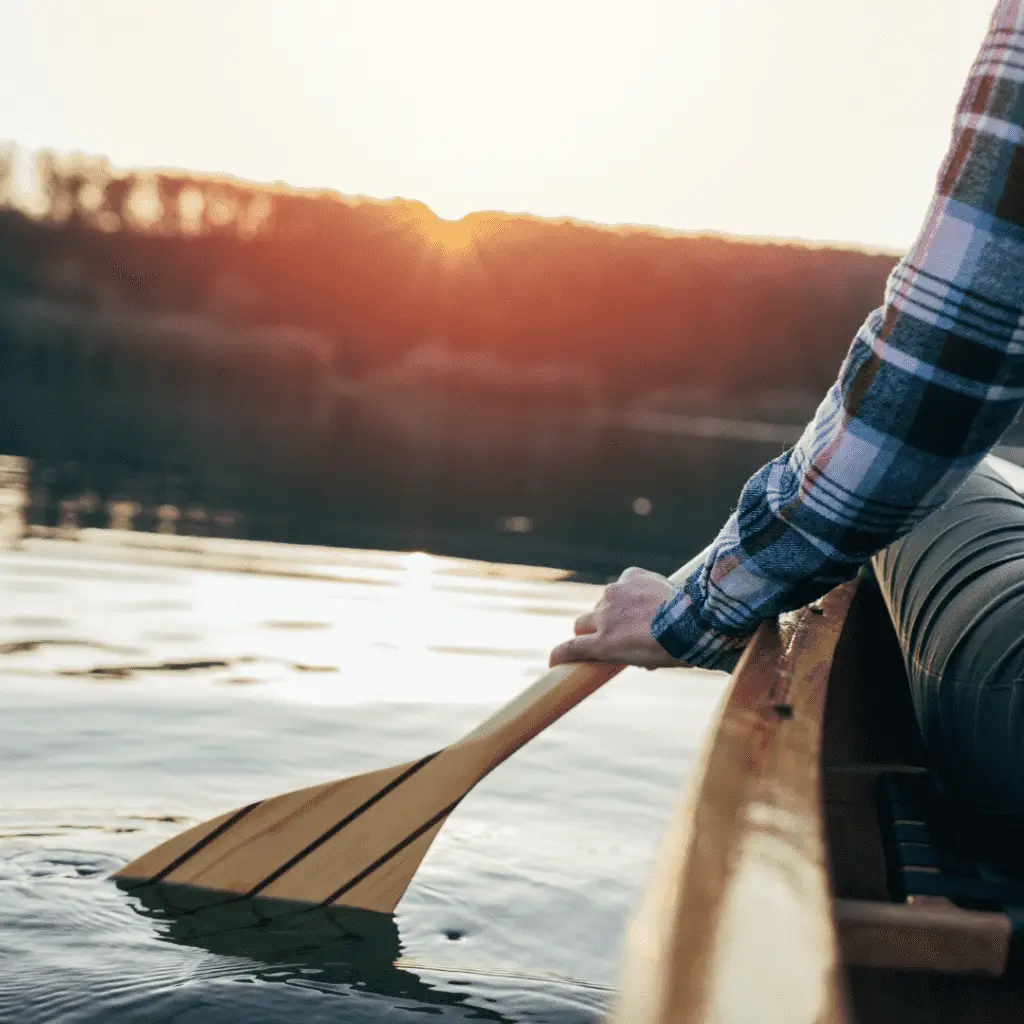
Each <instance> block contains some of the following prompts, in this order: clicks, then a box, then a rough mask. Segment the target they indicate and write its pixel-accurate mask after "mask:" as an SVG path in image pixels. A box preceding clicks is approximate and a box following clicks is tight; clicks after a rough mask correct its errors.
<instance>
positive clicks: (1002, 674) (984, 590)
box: [872, 460, 1024, 815]
mask: <svg viewBox="0 0 1024 1024" xmlns="http://www.w3.org/2000/svg"><path fill="white" fill-rule="evenodd" d="M994 465H996V463H993V462H990V461H989V460H986V462H983V463H982V464H981V465H980V466H979V467H978V469H977V470H976V471H975V472H974V473H973V474H972V476H971V477H970V479H969V480H968V481H967V483H966V484H965V485H964V486H963V487H962V488H961V490H960V491H958V492H957V493H956V494H955V495H954V496H953V497H952V498H951V499H950V500H949V502H947V504H946V505H944V506H943V507H942V508H941V509H940V510H939V511H938V512H936V513H934V514H933V515H931V516H929V517H928V518H927V519H926V520H925V521H924V522H923V523H921V524H920V525H919V526H918V527H916V528H915V529H914V530H913V531H912V532H911V533H909V534H908V535H907V536H906V537H904V538H903V539H902V540H899V541H897V542H896V543H895V544H892V545H891V546H889V547H888V548H886V549H885V550H883V551H880V552H879V553H878V554H877V555H876V556H875V557H874V559H873V561H872V566H873V568H874V571H875V576H876V578H877V579H878V582H879V585H880V586H881V589H882V595H883V597H884V598H885V602H886V604H887V605H888V607H889V614H890V616H891V618H892V621H893V624H894V625H895V627H896V631H897V633H898V635H899V638H900V646H901V647H902V649H903V656H904V660H905V662H906V666H907V675H908V677H909V679H910V688H911V692H912V695H913V699H914V707H915V709H916V711H917V720H918V723H919V725H920V727H921V733H922V736H923V738H924V741H925V746H926V747H927V749H928V753H929V757H930V760H931V765H930V767H932V768H933V769H934V770H935V773H936V775H937V776H938V778H939V779H940V781H941V783H942V784H943V786H944V788H945V789H946V790H947V791H948V793H949V795H950V796H952V797H954V798H955V799H957V800H959V801H963V802H965V803H967V804H969V805H970V806H971V807H973V808H975V809H976V810H978V811H981V812H983V813H987V814H996V815H1024V496H1022V495H1021V494H1020V493H1018V491H1017V490H1015V489H1014V487H1012V486H1011V485H1010V484H1009V483H1008V482H1007V480H1006V479H1005V478H1004V477H1003V476H1002V475H1001V474H1000V473H999V472H998V471H997V470H996V469H995V468H993V467H994Z"/></svg>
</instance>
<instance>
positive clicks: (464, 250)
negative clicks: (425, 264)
mask: <svg viewBox="0 0 1024 1024" xmlns="http://www.w3.org/2000/svg"><path fill="white" fill-rule="evenodd" d="M416 205H417V206H418V207H420V209H418V210H417V211H416V215H415V216H414V219H413V229H414V230H415V231H416V233H417V234H418V235H419V236H420V238H422V239H423V241H424V242H425V243H426V244H427V245H428V246H429V247H430V248H431V250H433V252H434V253H435V254H436V255H437V256H438V257H440V258H441V259H444V260H449V261H452V262H455V261H458V260H463V259H465V258H466V257H467V256H468V255H470V254H472V252H473V251H474V249H475V248H476V243H477V241H478V240H479V235H480V223H479V218H478V217H474V216H473V215H468V216H465V217H461V218H460V219H459V220H449V219H447V218H445V217H439V216H438V215H437V214H436V213H434V211H433V210H431V209H430V207H428V206H424V205H422V204H419V203H417V204H416Z"/></svg>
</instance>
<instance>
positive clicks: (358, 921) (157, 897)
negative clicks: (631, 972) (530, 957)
mask: <svg viewBox="0 0 1024 1024" xmlns="http://www.w3.org/2000/svg"><path fill="white" fill-rule="evenodd" d="M130 888H131V902H132V904H133V909H134V910H135V911H136V912H137V913H139V914H140V915H142V916H143V917H146V918H149V919H150V920H151V922H152V924H153V927H154V930H155V932H156V933H157V934H158V935H159V937H160V939H161V940H162V941H164V942H173V943H177V944H179V945H182V946H188V947H193V948H197V949H203V950H206V951H208V952H210V953H215V954H217V955H218V956H221V957H235V958H244V959H246V960H249V961H256V962H258V963H259V964H261V965H265V966H266V967H267V968H271V969H270V970H266V969H264V968H259V969H258V977H259V978H261V979H262V980H265V981H268V982H270V983H273V984H289V983H295V982H301V983H304V984H313V985H316V986H317V987H318V988H319V989H320V990H321V991H328V990H334V991H336V992H339V993H340V992H342V991H346V992H347V991H352V990H356V991H358V992H361V993H367V994H372V995H377V996H384V997H385V998H386V999H387V1001H388V1004H389V1005H395V1003H396V1001H399V1000H403V1001H405V1000H408V1001H411V1002H413V1003H415V1004H416V1005H417V1006H418V1007H421V1008H422V1012H427V1010H428V1008H430V1007H435V1008H436V1007H447V1008H456V1007H464V1006H466V1005H467V1004H469V1005H474V1004H475V1008H474V1013H473V1014H472V1017H473V1019H477V1020H491V1021H507V1020H510V1018H509V1017H506V1016H504V1015H503V1014H501V1013H500V1012H498V1011H496V1010H490V1009H487V1008H486V1007H484V1006H481V1005H480V1004H481V1003H482V1002H484V1001H485V1000H484V999H481V997H480V995H479V994H476V993H470V992H467V991H465V987H464V985H459V984H457V983H456V984H452V983H451V981H452V978H448V979H445V980H442V981H441V982H440V983H433V984H432V983H430V981H429V980H428V979H429V977H430V974H431V973H432V972H431V969H430V968H429V967H428V966H426V965H422V964H420V965H418V966H417V967H412V966H411V965H402V964H401V958H402V947H401V942H400V939H399V932H398V926H397V924H396V921H395V918H394V916H393V915H391V914H376V913H371V912H369V911H365V910H356V909H352V908H342V907H315V906H314V907H305V906H299V905H296V904H294V903H288V902H285V901H279V900H267V899H241V900H225V899H224V898H223V896H220V897H218V896H215V895H213V894H207V893H202V892H199V891H197V890H190V889H188V888H187V887H185V886H169V885H166V884H159V885H143V886H141V887H130ZM453 934H456V935H457V933H453ZM417 972H418V973H417ZM433 973H435V974H444V973H448V974H450V975H452V976H453V977H454V975H455V972H442V971H438V970H437V969H435V970H434V971H433ZM421 975H422V977H421ZM494 978H495V979H496V980H497V979H500V978H502V975H501V974H500V973H496V974H495V975H494ZM504 980H505V981H506V983H508V982H510V981H514V982H519V983H526V984H527V985H529V984H531V983H533V984H537V983H539V984H540V985H543V986H546V987H555V988H561V989H563V990H564V992H563V998H572V997H573V996H575V997H576V999H578V1000H580V1002H581V1003H582V1005H580V1007H579V1010H580V1018H579V1019H587V1017H589V1015H590V1014H589V1012H588V1011H592V1010H595V1009H599V1007H600V1003H601V997H602V996H604V995H607V990H605V989H603V988H602V987H601V986H588V985H585V984H582V983H579V982H573V981H572V980H571V979H559V978H557V977H555V976H553V975H552V976H541V975H536V976H533V977H531V976H530V975H528V974H526V973H525V972H507V974H506V975H505V976H504ZM588 992H593V993H596V994H597V995H596V997H595V996H589V1000H590V1001H592V1002H593V1004H594V1005H590V1006H588V1005H587V1002H588V996H587V995H586V993H588ZM434 1012H435V1013H436V1012H437V1011H436V1010H435V1011H434Z"/></svg>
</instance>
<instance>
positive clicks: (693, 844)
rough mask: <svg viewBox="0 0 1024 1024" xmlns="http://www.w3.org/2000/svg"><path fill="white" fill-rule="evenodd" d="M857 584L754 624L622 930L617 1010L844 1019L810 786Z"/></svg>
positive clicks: (616, 1016) (666, 1016)
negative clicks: (755, 629) (788, 614)
mask: <svg viewBox="0 0 1024 1024" xmlns="http://www.w3.org/2000/svg"><path fill="white" fill-rule="evenodd" d="M856 588H857V584H855V583H853V584H848V585H846V586H844V587H840V588H838V589H837V590H835V591H833V592H832V593H831V594H829V595H827V597H825V598H824V599H823V601H822V602H821V604H820V606H818V607H817V608H808V609H804V610H802V611H801V612H799V613H797V614H796V615H794V616H791V617H788V619H787V620H786V621H784V622H783V624H782V626H781V627H780V626H779V625H778V624H775V623H765V624H763V625H762V626H761V627H760V629H759V630H758V632H757V634H756V636H755V638H754V639H753V641H752V642H751V644H750V646H749V648H748V650H747V652H746V653H745V654H744V657H743V659H742V661H741V662H740V664H739V666H738V667H737V670H736V672H735V673H734V674H733V678H732V681H731V684H730V686H729V688H728V690H727V692H726V694H725V695H724V697H723V702H722V705H721V707H720V710H719V714H718V719H717V721H716V723H715V724H714V725H713V726H712V729H711V731H710V733H709V738H708V740H707V742H706V744H705V747H704V750H703V753H702V757H701V760H700V763H699V764H698V765H697V767H696V769H695V771H694V773H693V775H692V777H691V780H690V784H689V786H688V789H687V792H686V794H685V797H684V799H683V802H682V804H681V806H680V808H679V810H678V813H677V814H676V816H675V818H674V820H673V823H672V825H671V827H670V829H669V832H668V834H667V835H666V838H665V841H664V844H663V849H662V853H661V856H660V858H659V860H658V862H657V865H656V867H655V870H654V872H653V874H652V877H651V879H650V882H649V884H648V887H647V889H646V891H645V894H644V896H643V898H642V900H641V901H640V904H639V906H638V908H637V910H636V912H635V914H634V916H633V919H632V921H631V923H630V926H629V929H628V935H627V939H626V946H625V950H624V957H623V965H622V969H621V978H620V988H619V996H618V1000H617V1003H616V1006H615V1009H614V1011H613V1015H612V1020H613V1021H614V1022H615V1024H702V1022H705V1021H707V1022H711V1021H714V1022H721V1024H746V1022H750V1024H775V1022H778V1024H845V1022H846V1021H848V1020H849V1017H848V1014H847V1010H846V1004H845V999H844V987H843V983H842V971H841V966H840V963H839V959H838V946H837V937H836V932H835V925H834V919H833V904H832V896H831V891H830V884H829V874H828V869H827V857H826V849H825V837H824V829H823V822H822V814H821V802H820V792H819V768H820V761H821V744H822V720H823V712H824V706H825V699H826V692H827V688H828V679H829V674H830V671H831V667H832V659H833V655H834V652H835V649H836V645H837V642H838V640H839V636H840V633H841V631H842V629H843V625H844V621H845V618H846V613H847V609H848V607H849V605H850V602H851V600H852V598H853V596H854V594H855V592H856Z"/></svg>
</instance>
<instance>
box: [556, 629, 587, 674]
mask: <svg viewBox="0 0 1024 1024" xmlns="http://www.w3.org/2000/svg"><path fill="white" fill-rule="evenodd" d="M598 643H599V641H598V639H597V635H596V634H595V633H584V634H583V635H582V636H577V637H574V638H573V639H572V640H566V641H565V643H561V644H559V645H558V646H557V647H555V648H554V649H553V650H552V651H551V657H550V658H549V659H548V666H549V667H550V668H554V667H555V666H556V665H565V664H567V663H568V662H572V661H600V657H599V655H598Z"/></svg>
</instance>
